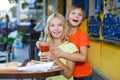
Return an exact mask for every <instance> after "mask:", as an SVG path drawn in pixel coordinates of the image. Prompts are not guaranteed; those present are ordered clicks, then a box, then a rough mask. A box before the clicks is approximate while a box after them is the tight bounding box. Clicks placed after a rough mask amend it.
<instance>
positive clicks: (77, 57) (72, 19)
mask: <svg viewBox="0 0 120 80" xmlns="http://www.w3.org/2000/svg"><path fill="white" fill-rule="evenodd" d="M84 17H85V13H84V9H83V8H82V7H81V6H80V5H73V6H71V7H70V8H69V9H68V11H67V14H66V20H67V22H68V26H69V31H68V34H69V40H70V42H72V43H74V44H75V45H76V46H77V48H78V50H79V53H74V54H69V55H68V53H66V52H63V51H62V50H61V49H59V48H58V49H55V50H54V51H53V53H54V55H56V56H58V57H63V58H65V59H68V60H72V61H75V62H76V65H75V68H74V71H73V77H74V80H92V67H91V65H90V63H89V62H88V59H87V54H88V47H89V46H90V44H89V40H88V37H87V35H86V34H85V33H84V32H83V31H81V30H80V29H79V26H80V25H81V23H82V22H83V20H84Z"/></svg>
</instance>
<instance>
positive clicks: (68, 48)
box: [47, 41, 78, 80]
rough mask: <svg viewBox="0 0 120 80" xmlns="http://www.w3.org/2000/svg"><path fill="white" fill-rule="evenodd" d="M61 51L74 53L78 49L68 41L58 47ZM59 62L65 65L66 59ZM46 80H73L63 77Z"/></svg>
mask: <svg viewBox="0 0 120 80" xmlns="http://www.w3.org/2000/svg"><path fill="white" fill-rule="evenodd" d="M58 47H59V48H60V49H61V50H62V51H64V52H67V53H74V52H77V51H78V49H77V47H76V46H75V45H74V44H73V43H70V42H68V41H66V42H64V43H63V44H61V45H59V46H58ZM60 61H62V62H63V63H64V64H65V65H66V59H64V58H60ZM47 80H73V78H70V79H66V78H65V77H64V76H63V75H60V76H55V77H50V78H47Z"/></svg>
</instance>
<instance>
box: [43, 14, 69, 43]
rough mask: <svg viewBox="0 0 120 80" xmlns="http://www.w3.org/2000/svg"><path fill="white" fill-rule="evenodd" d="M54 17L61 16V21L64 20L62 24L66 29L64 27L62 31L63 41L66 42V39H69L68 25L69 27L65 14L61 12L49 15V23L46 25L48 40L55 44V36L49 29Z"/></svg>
mask: <svg viewBox="0 0 120 80" xmlns="http://www.w3.org/2000/svg"><path fill="white" fill-rule="evenodd" d="M54 18H59V19H60V20H61V22H62V26H63V27H64V29H63V30H64V31H63V33H62V37H61V41H63V42H64V41H67V40H68V37H67V36H68V35H67V33H68V27H67V24H66V20H65V18H64V16H63V15H61V14H59V13H53V14H51V15H50V16H49V17H48V19H47V25H46V27H45V34H46V35H47V41H48V43H49V44H54V42H53V37H52V35H51V34H50V31H49V25H50V22H51V20H52V19H54Z"/></svg>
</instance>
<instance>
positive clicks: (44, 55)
mask: <svg viewBox="0 0 120 80" xmlns="http://www.w3.org/2000/svg"><path fill="white" fill-rule="evenodd" d="M48 60H49V52H42V53H41V55H40V61H42V62H46V61H48Z"/></svg>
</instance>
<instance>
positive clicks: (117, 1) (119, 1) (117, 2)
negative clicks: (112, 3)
mask: <svg viewBox="0 0 120 80" xmlns="http://www.w3.org/2000/svg"><path fill="white" fill-rule="evenodd" d="M116 7H117V8H120V0H116Z"/></svg>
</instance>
